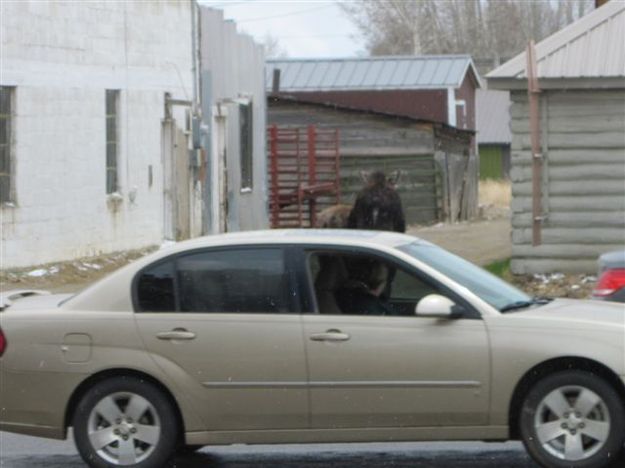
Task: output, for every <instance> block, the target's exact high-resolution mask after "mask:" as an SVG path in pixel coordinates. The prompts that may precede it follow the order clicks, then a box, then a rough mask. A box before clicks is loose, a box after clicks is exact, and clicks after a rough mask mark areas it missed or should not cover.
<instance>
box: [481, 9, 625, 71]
mask: <svg viewBox="0 0 625 468" xmlns="http://www.w3.org/2000/svg"><path fill="white" fill-rule="evenodd" d="M536 61H537V65H538V78H539V79H540V78H543V79H544V78H591V79H592V78H623V77H625V2H622V1H617V0H612V1H609V2H608V3H606V4H605V5H603V6H601V7H599V8H597V9H596V10H594V11H592V12H591V13H589V14H587V15H586V16H584V17H582V18H580V19H579V20H577V21H575V22H574V23H572V24H570V25H569V26H567V27H566V28H564V29H562V30H560V31H558V32H556V33H554V34H552V35H551V36H549V37H547V38H546V39H544V40H542V41H541V42H539V43H538V44H536ZM525 68H526V58H525V52H523V53H521V54H519V55H517V56H516V57H514V58H513V59H511V60H509V61H508V62H506V63H504V64H503V65H501V66H500V67H499V68H497V69H495V70H493V71H492V72H490V73H489V74H487V75H486V77H487V78H488V79H489V80H496V79H510V78H516V79H521V78H525V77H526V74H525Z"/></svg>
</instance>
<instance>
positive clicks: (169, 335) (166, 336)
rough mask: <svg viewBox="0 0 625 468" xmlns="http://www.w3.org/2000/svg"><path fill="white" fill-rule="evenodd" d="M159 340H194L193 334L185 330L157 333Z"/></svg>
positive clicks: (177, 329)
mask: <svg viewBox="0 0 625 468" xmlns="http://www.w3.org/2000/svg"><path fill="white" fill-rule="evenodd" d="M156 337H157V338H158V339H159V340H192V339H193V338H195V333H193V332H190V331H188V330H185V329H179V328H176V329H174V330H171V331H166V332H159V333H157V334H156Z"/></svg>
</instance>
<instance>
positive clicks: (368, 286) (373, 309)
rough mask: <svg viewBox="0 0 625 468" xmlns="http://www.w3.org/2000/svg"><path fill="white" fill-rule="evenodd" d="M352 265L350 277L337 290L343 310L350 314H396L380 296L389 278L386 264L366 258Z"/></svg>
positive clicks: (336, 294)
mask: <svg viewBox="0 0 625 468" xmlns="http://www.w3.org/2000/svg"><path fill="white" fill-rule="evenodd" d="M351 267H352V268H350V270H352V274H351V275H350V276H351V277H350V279H348V280H347V281H346V282H345V284H343V286H342V287H340V288H339V289H338V290H337V291H336V292H335V297H336V303H337V304H338V306H339V309H340V310H341V312H342V313H343V314H348V315H395V314H394V312H393V309H392V308H391V307H390V306H389V305H388V304H387V303H386V302H385V301H383V300H382V299H381V298H380V295H381V294H382V292H383V291H384V289H385V287H386V281H387V279H388V272H389V270H388V268H387V267H386V265H384V264H383V263H382V262H379V261H376V260H364V261H358V262H356V263H355V264H352V265H351Z"/></svg>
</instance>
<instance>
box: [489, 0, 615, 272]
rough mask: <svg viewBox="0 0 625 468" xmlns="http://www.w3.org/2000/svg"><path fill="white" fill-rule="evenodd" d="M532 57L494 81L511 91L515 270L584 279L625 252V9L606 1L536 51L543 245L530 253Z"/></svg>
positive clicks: (502, 70) (508, 66) (495, 74)
mask: <svg viewBox="0 0 625 468" xmlns="http://www.w3.org/2000/svg"><path fill="white" fill-rule="evenodd" d="M525 55H526V54H525V53H522V54H520V55H519V56H517V57H515V58H513V59H511V60H510V61H509V62H507V63H505V64H503V65H502V66H501V67H499V68H497V69H496V70H493V71H492V72H491V73H489V74H488V75H487V79H488V85H489V88H490V89H501V90H510V96H511V100H512V106H511V131H512V160H511V166H512V167H511V180H512V244H513V245H512V263H511V267H512V271H513V272H514V273H518V274H522V273H546V272H555V271H563V272H587V273H592V272H595V271H596V268H597V257H598V256H599V255H600V254H602V253H604V252H608V251H610V250H617V249H623V248H625V3H623V2H616V1H614V2H608V3H606V4H605V5H603V6H601V7H599V8H597V9H596V10H594V11H593V12H591V13H590V14H588V15H586V16H584V17H583V18H581V19H579V20H578V21H576V22H575V23H573V24H571V25H569V26H568V27H566V28H564V29H562V30H561V31H559V32H557V33H555V34H553V35H552V36H550V37H548V38H546V39H545V40H543V41H541V42H540V43H538V44H537V45H536V61H537V77H538V82H539V86H540V88H541V94H540V106H539V109H540V138H541V144H542V148H541V153H542V155H543V158H544V162H543V172H542V180H541V186H542V211H543V217H544V220H543V221H542V223H541V230H542V243H541V245H537V246H533V245H532V221H533V218H532V154H531V153H532V151H531V143H530V126H529V105H528V95H527V75H526V56H525Z"/></svg>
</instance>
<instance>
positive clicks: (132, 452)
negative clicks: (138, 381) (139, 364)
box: [87, 392, 161, 465]
mask: <svg viewBox="0 0 625 468" xmlns="http://www.w3.org/2000/svg"><path fill="white" fill-rule="evenodd" d="M87 431H88V434H89V441H90V442H91V445H92V447H93V448H94V450H95V451H96V452H97V454H98V455H99V456H100V457H102V458H103V459H104V460H106V461H107V462H108V463H111V464H114V465H133V464H135V463H140V462H141V461H143V460H145V459H146V458H147V457H149V456H150V454H151V453H152V451H153V450H154V448H155V447H156V446H157V444H158V441H159V439H160V437H161V423H160V420H159V417H158V414H157V413H156V409H155V408H154V406H152V404H151V403H150V402H149V401H148V400H146V399H145V398H143V397H142V396H140V395H137V394H135V393H128V392H120V393H114V394H112V395H108V396H106V397H104V398H102V399H101V400H100V401H99V402H98V404H97V405H95V407H94V408H93V409H92V410H91V413H90V414H89V420H88V423H87Z"/></svg>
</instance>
